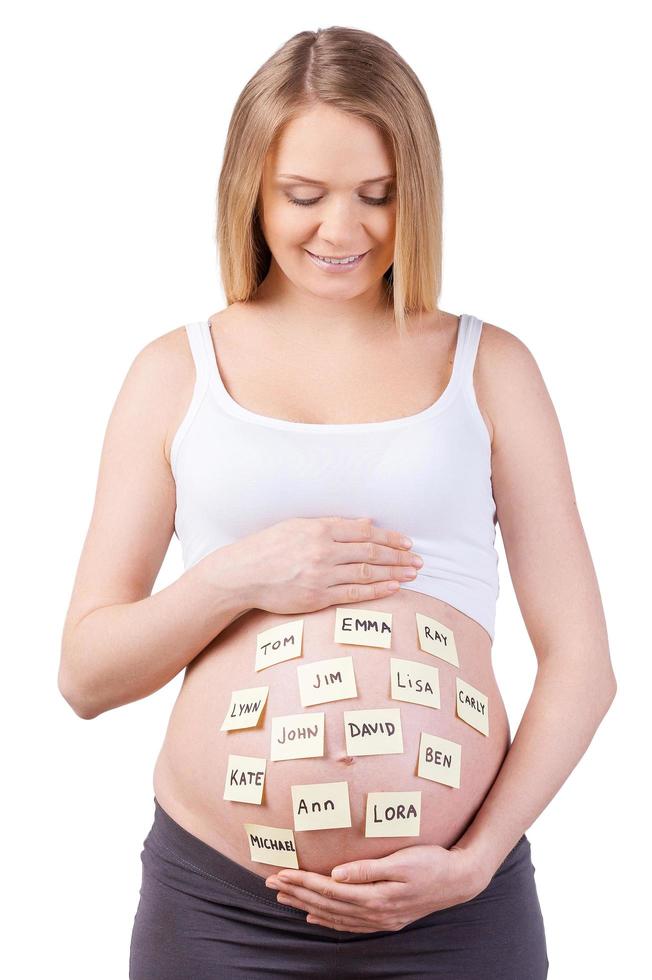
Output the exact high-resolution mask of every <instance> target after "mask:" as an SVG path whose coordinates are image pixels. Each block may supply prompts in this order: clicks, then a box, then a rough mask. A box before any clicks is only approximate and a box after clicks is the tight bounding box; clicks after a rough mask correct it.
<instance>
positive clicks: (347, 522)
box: [328, 517, 413, 551]
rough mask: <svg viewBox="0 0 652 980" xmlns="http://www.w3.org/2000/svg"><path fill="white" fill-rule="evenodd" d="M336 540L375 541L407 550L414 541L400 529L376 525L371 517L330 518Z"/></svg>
mask: <svg viewBox="0 0 652 980" xmlns="http://www.w3.org/2000/svg"><path fill="white" fill-rule="evenodd" d="M328 520H329V521H330V522H331V533H332V535H333V540H334V541H374V542H376V543H377V544H382V545H388V546H389V547H390V548H400V549H401V550H403V551H404V550H407V549H409V548H411V547H412V545H413V542H412V541H411V540H410V538H408V537H407V536H406V535H404V534H402V533H401V532H400V531H392V530H389V529H387V528H384V527H376V526H375V525H374V523H373V521H372V519H371V518H370V517H363V518H358V519H357V520H356V519H349V518H346V517H339V518H337V517H334V518H328Z"/></svg>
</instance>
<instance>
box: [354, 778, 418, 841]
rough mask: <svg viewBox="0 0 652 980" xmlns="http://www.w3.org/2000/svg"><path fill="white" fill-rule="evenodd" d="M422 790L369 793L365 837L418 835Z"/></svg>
mask: <svg viewBox="0 0 652 980" xmlns="http://www.w3.org/2000/svg"><path fill="white" fill-rule="evenodd" d="M420 823H421V790H418V791H417V792H414V793H398V792H396V793H367V820H366V826H365V832H364V835H365V837H418V836H419V825H420Z"/></svg>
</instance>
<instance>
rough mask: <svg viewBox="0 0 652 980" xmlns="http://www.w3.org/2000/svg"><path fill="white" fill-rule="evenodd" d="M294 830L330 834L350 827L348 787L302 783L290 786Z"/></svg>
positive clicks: (343, 783) (340, 783)
mask: <svg viewBox="0 0 652 980" xmlns="http://www.w3.org/2000/svg"><path fill="white" fill-rule="evenodd" d="M291 789H292V809H293V810H294V829H295V830H331V829H333V828H334V827H350V826H351V810H350V807H349V784H348V783H347V782H346V780H345V781H343V782H339V783H306V784H305V785H304V786H292V787H291Z"/></svg>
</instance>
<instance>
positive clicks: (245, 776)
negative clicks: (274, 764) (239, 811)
mask: <svg viewBox="0 0 652 980" xmlns="http://www.w3.org/2000/svg"><path fill="white" fill-rule="evenodd" d="M266 766H267V759H261V758H260V757H258V756H252V755H230V756H229V761H228V762H227V764H226V780H225V782H224V796H223V799H225V800H237V801H238V802H239V803H262V800H263V786H264V785H265V768H266Z"/></svg>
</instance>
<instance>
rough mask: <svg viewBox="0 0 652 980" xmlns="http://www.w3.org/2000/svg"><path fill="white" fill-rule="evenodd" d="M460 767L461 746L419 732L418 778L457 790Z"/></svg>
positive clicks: (436, 736)
mask: <svg viewBox="0 0 652 980" xmlns="http://www.w3.org/2000/svg"><path fill="white" fill-rule="evenodd" d="M461 765H462V746H461V745H458V743H457V742H451V741H450V740H449V739H447V738H441V737H440V736H439V735H429V734H428V732H421V742H420V744H419V767H418V770H417V775H418V776H421V777H422V778H423V779H431V780H432V781H433V782H434V783H444V784H445V785H446V786H453V787H455V788H456V789H459V788H460V769H461Z"/></svg>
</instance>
